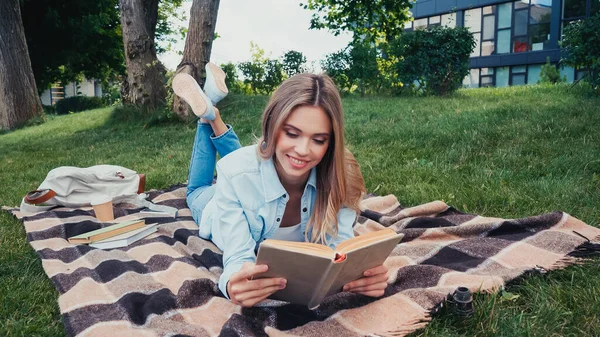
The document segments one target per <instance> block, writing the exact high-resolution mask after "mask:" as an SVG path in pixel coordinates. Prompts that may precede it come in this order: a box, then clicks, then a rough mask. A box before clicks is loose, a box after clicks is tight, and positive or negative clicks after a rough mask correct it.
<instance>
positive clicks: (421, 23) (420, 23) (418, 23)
mask: <svg viewBox="0 0 600 337" xmlns="http://www.w3.org/2000/svg"><path fill="white" fill-rule="evenodd" d="M425 28H427V18H422V19H418V20H415V30H418V29H425Z"/></svg>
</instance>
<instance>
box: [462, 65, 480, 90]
mask: <svg viewBox="0 0 600 337" xmlns="http://www.w3.org/2000/svg"><path fill="white" fill-rule="evenodd" d="M463 85H464V86H465V87H467V88H479V69H471V70H470V71H469V74H468V75H467V77H465V79H464V80H463Z"/></svg>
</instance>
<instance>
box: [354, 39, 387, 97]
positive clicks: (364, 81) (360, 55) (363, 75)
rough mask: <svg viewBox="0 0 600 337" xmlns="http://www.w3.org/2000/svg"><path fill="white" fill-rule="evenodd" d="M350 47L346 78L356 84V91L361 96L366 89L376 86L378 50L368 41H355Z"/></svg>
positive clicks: (373, 88)
mask: <svg viewBox="0 0 600 337" xmlns="http://www.w3.org/2000/svg"><path fill="white" fill-rule="evenodd" d="M351 47H352V49H351V50H350V68H349V69H348V72H347V73H348V79H349V80H350V82H351V83H353V84H355V85H356V86H357V90H358V92H359V93H360V95H361V96H363V95H364V94H365V93H366V92H367V91H373V90H375V89H376V88H377V80H378V77H379V76H378V75H379V67H378V64H377V57H378V52H377V49H376V48H375V46H373V45H371V44H370V43H368V42H362V43H360V42H355V43H352V44H351Z"/></svg>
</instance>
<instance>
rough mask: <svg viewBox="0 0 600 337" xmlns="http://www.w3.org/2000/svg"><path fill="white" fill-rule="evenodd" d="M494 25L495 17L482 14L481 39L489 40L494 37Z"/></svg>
mask: <svg viewBox="0 0 600 337" xmlns="http://www.w3.org/2000/svg"><path fill="white" fill-rule="evenodd" d="M495 27H496V17H494V16H484V17H483V40H490V39H493V38H494V29H495Z"/></svg>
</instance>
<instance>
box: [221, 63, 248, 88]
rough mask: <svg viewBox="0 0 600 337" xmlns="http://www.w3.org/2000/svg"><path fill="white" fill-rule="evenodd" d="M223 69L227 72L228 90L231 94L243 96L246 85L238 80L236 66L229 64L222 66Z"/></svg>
mask: <svg viewBox="0 0 600 337" xmlns="http://www.w3.org/2000/svg"><path fill="white" fill-rule="evenodd" d="M221 69H223V71H224V72H225V85H227V89H229V92H231V93H236V94H242V93H245V91H244V84H243V83H242V82H241V81H240V79H239V78H238V73H237V69H236V67H235V64H233V63H231V62H229V63H226V64H221Z"/></svg>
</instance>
